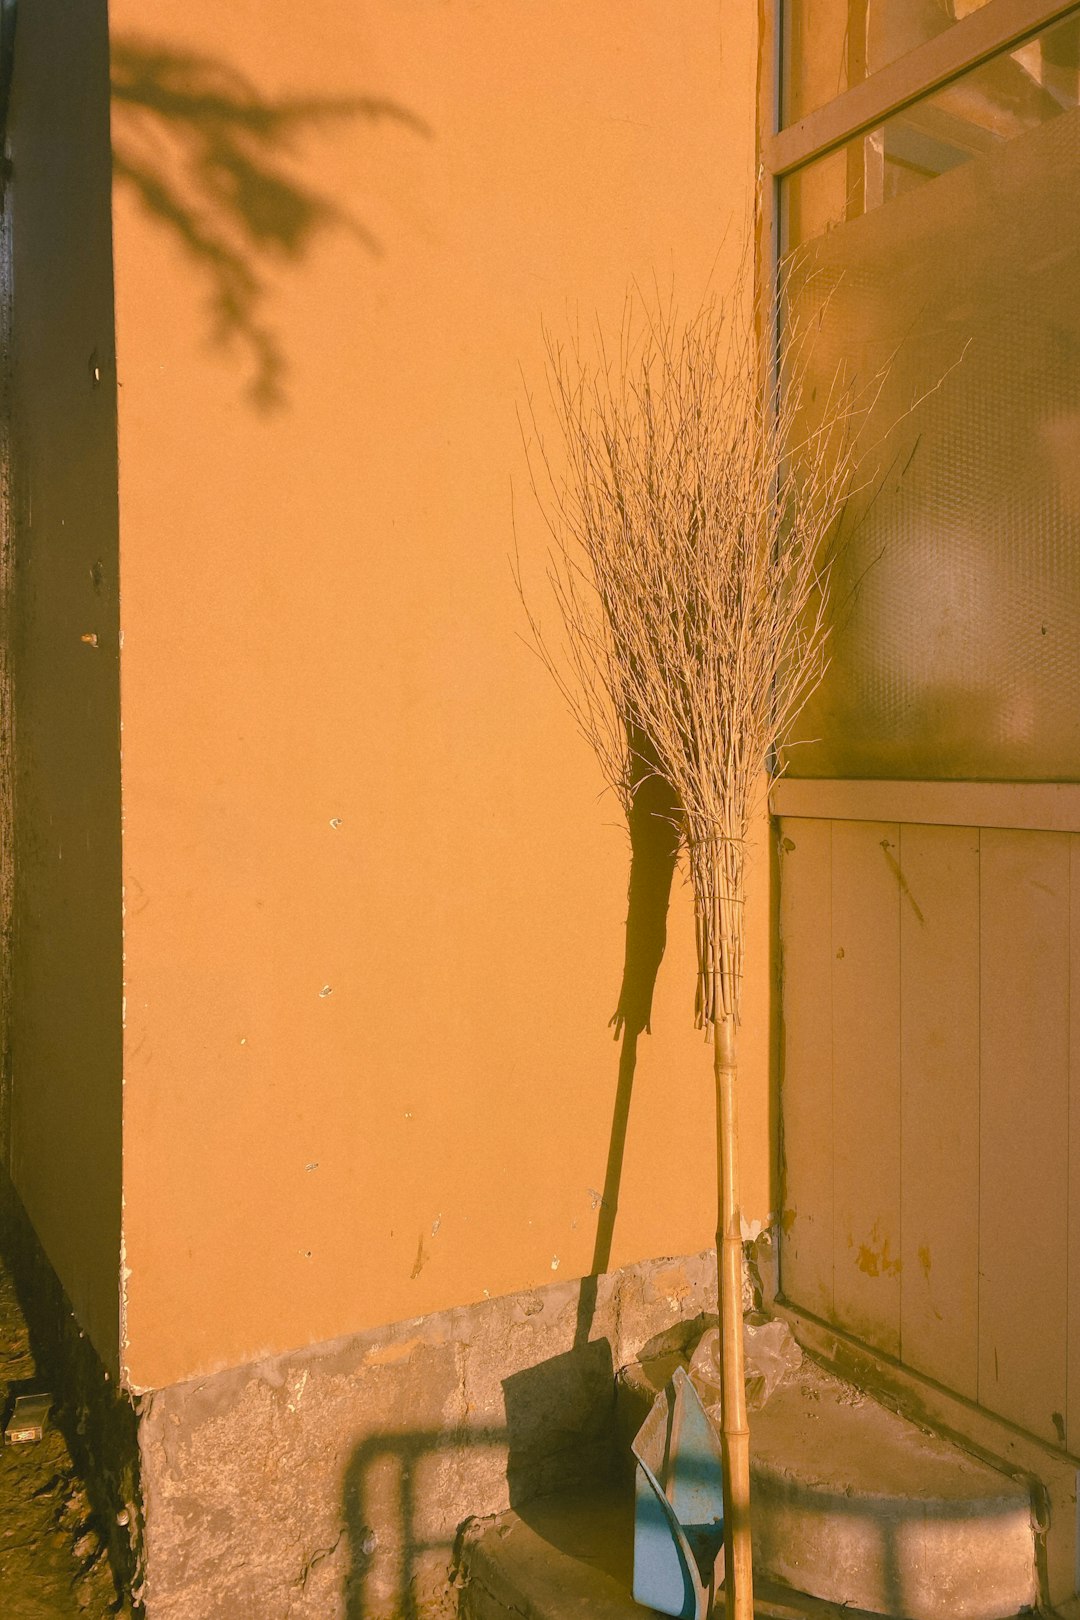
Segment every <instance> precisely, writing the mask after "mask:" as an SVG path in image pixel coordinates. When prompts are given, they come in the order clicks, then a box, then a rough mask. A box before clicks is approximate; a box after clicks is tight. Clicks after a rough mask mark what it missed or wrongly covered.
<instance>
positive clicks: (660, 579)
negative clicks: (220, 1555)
mask: <svg viewBox="0 0 1080 1620" xmlns="http://www.w3.org/2000/svg"><path fill="white" fill-rule="evenodd" d="M747 304H748V301H747V300H746V299H745V298H743V297H742V296H741V295H740V292H738V291H737V292H736V294H735V295H734V296H733V297H732V298H731V299H730V300H728V301H724V300H721V299H718V298H712V299H710V300H709V301H708V302H706V303H705V304H704V305H703V306H702V307H701V308H700V309H699V310H698V311H697V313H696V314H695V315H694V316H693V317H692V318H690V319H689V320H686V321H681V320H680V319H679V318H678V315H677V312H676V311H675V310H674V309H673V308H672V307H671V306H670V305H669V306H666V307H659V308H658V307H656V305H655V304H648V303H647V302H646V301H645V300H644V299H642V298H641V296H640V295H638V294H636V293H635V294H634V295H632V296H631V297H630V299H629V300H628V302H627V308H626V315H625V318H624V322H623V327H622V331H621V334H620V343H619V350H618V353H617V355H614V356H612V355H609V354H608V353H607V352H606V351H605V349H604V346H603V342H602V341H600V342H599V343H598V345H597V348H596V351H595V353H594V354H593V355H591V356H588V355H586V354H585V352H584V351H583V349H582V347H581V345H580V343H574V344H572V345H570V346H569V347H564V346H562V345H560V344H558V343H556V342H555V341H553V340H552V339H550V338H549V339H548V361H549V381H550V390H551V399H552V404H553V407H554V413H555V418H556V421H557V424H558V432H559V437H560V440H561V444H560V456H559V464H558V466H556V464H555V462H554V460H553V459H552V458H551V457H550V456H549V455H548V453H547V452H546V451H545V449H544V447H543V444H542V443H541V445H540V451H539V457H540V460H539V465H540V466H541V467H542V469H543V473H544V475H545V482H544V484H543V486H542V487H538V488H537V494H538V497H539V499H540V503H541V506H542V507H543V510H544V512H545V516H546V518H547V522H548V526H549V529H550V533H551V536H552V540H553V547H552V551H551V554H550V567H549V575H548V577H549V581H550V584H551V588H552V590H553V592H554V596H555V601H556V603H557V605H558V609H559V614H560V617H561V620H562V626H563V630H564V632H565V634H564V637H563V638H562V640H561V643H560V645H558V646H553V645H552V644H551V643H550V642H549V641H548V640H547V639H546V638H545V635H544V633H543V630H542V627H541V624H540V622H539V619H538V616H537V613H536V611H535V609H534V608H533V607H531V606H530V605H529V603H528V602H527V603H526V610H527V612H528V613H529V619H530V624H531V627H532V631H533V637H534V641H535V643H536V646H537V648H538V650H539V651H540V653H541V656H542V657H543V658H544V660H545V662H546V663H547V665H548V667H549V669H550V670H551V672H552V674H553V675H554V676H555V679H556V681H557V682H558V684H559V686H560V688H561V690H562V691H563V693H564V695H565V697H566V699H567V701H568V703H569V705H570V707H571V709H572V711H573V713H574V715H575V717H576V719H577V722H578V725H579V727H580V728H581V730H582V732H583V733H584V734H585V736H586V737H587V739H588V740H589V742H590V743H591V744H592V746H593V748H594V749H595V751H596V754H597V756H598V758H599V761H600V764H601V768H602V770H603V772H604V775H605V777H606V779H607V781H608V782H609V784H610V785H611V786H612V787H613V788H614V789H615V790H616V792H617V793H618V794H619V796H620V798H621V800H622V802H623V805H624V807H625V808H627V809H629V807H630V805H631V804H632V802H633V799H634V795H635V793H636V791H637V789H638V787H639V786H640V784H641V782H642V781H643V780H644V779H645V777H646V776H648V775H650V774H659V775H660V776H662V777H664V778H665V779H666V781H667V782H668V784H669V785H670V788H671V789H672V790H673V794H674V797H675V798H676V800H677V802H678V806H679V822H678V830H679V835H680V839H681V842H682V845H683V847H684V848H685V851H686V854H687V857H688V864H689V870H690V877H691V881H692V886H693V892H694V906H695V916H696V928H697V960H698V985H697V1004H696V1005H697V1019H698V1023H699V1025H700V1026H704V1027H705V1028H706V1030H707V1031H708V1032H709V1033H711V1035H712V1037H713V1040H714V1053H715V1073H716V1083H717V1100H718V1139H719V1141H718V1145H719V1165H720V1205H721V1211H720V1213H721V1219H720V1224H719V1230H718V1233H717V1240H718V1255H722V1259H721V1265H720V1303H721V1315H722V1345H723V1354H724V1368H723V1374H724V1376H723V1393H724V1435H723V1439H724V1455H725V1500H726V1505H727V1517H728V1557H727V1571H728V1576H727V1600H728V1612H729V1615H738V1616H739V1620H744V1617H745V1620H750V1616H751V1614H752V1608H751V1588H750V1548H749V1462H748V1448H747V1429H746V1419H745V1401H744V1396H743V1389H742V1305H741V1270H742V1249H741V1221H740V1213H739V1206H738V1191H737V1130H736V1123H735V1029H736V1026H737V1023H738V1019H739V1001H740V993H741V988H742V979H743V970H744V969H743V933H744V930H743V910H744V902H745V865H746V841H747V834H748V831H749V827H750V823H751V820H752V817H753V814H754V811H755V808H756V800H757V795H758V792H759V791H760V784H761V783H762V781H763V779H764V776H765V772H766V769H767V767H768V765H769V763H770V761H775V759H776V750H777V748H778V746H782V745H783V744H784V743H785V742H786V741H787V740H788V739H789V734H790V731H791V727H792V724H793V722H794V720H795V718H796V716H797V715H798V713H799V710H800V708H801V706H802V704H803V701H804V700H805V698H806V697H807V695H808V694H809V692H810V691H811V690H812V688H813V687H814V686H815V685H816V683H817V681H818V680H819V679H820V676H821V674H822V672H823V670H824V667H825V649H826V637H827V622H826V617H825V610H826V603H827V597H828V582H829V570H830V560H831V546H830V542H831V539H832V537H833V535H834V533H835V529H836V526H837V522H838V519H839V517H840V514H841V511H842V509H843V506H844V502H845V499H846V496H847V494H848V491H849V489H850V486H851V483H852V474H853V471H854V465H855V459H854V448H853V443H854V435H853V432H852V428H853V426H854V420H855V415H856V411H857V409H859V414H861V409H860V408H859V407H858V406H857V402H856V401H855V400H854V399H853V398H852V396H851V394H850V392H848V391H845V390H844V389H843V388H842V386H841V385H840V383H839V381H837V383H836V384H835V385H834V387H833V389H832V392H831V395H830V397H829V398H828V399H826V400H825V401H824V402H821V401H820V400H819V401H817V402H815V407H814V411H813V423H814V425H813V426H811V427H806V426H805V425H803V424H804V423H805V421H806V416H805V415H804V410H803V406H804V400H803V387H802V382H803V377H804V375H805V358H806V355H807V353H808V347H807V343H806V342H802V343H800V342H795V343H793V344H791V345H790V346H789V349H788V364H787V366H786V369H785V374H784V380H783V387H782V388H781V387H779V386H777V385H772V384H765V385H763V383H762V368H761V366H760V364H759V360H758V346H757V343H756V339H755V322H754V319H753V313H754V312H753V311H752V309H749V308H748V307H747ZM533 425H534V427H536V425H537V413H536V412H535V411H534V412H533ZM535 469H536V464H535V461H534V485H536V484H538V482H539V481H538V480H537V479H536V478H535Z"/></svg>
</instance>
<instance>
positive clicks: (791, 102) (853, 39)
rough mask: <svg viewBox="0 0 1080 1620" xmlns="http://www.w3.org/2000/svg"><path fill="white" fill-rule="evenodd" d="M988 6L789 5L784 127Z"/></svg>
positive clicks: (790, 1) (970, 1) (912, 0)
mask: <svg viewBox="0 0 1080 1620" xmlns="http://www.w3.org/2000/svg"><path fill="white" fill-rule="evenodd" d="M986 4H987V0H785V4H784V9H783V34H782V39H783V46H782V52H781V55H782V62H783V73H782V97H781V99H782V105H783V122H784V123H785V124H791V123H794V122H795V120H796V119H797V118H802V117H803V116H804V115H805V114H806V113H808V112H813V111H814V109H815V108H816V107H821V106H823V105H824V104H825V102H826V101H831V100H832V98H833V97H834V96H838V95H840V94H841V93H842V92H843V91H844V90H848V89H850V88H851V86H852V85H853V84H858V83H859V81H860V80H862V79H865V78H866V77H867V76H868V75H869V74H871V73H876V72H877V70H878V69H879V68H883V67H884V66H885V65H886V64H887V63H888V62H894V61H896V59H897V58H898V57H901V56H906V55H907V53H908V51H912V50H914V49H915V47H916V46H917V45H923V44H925V43H926V41H927V40H928V39H933V37H934V35H935V34H940V33H943V32H944V30H945V29H947V28H951V27H952V25H953V24H954V23H956V22H959V21H960V20H961V19H962V18H964V17H966V16H968V15H969V13H970V12H972V11H978V10H980V9H981V7H982V6H984V5H986Z"/></svg>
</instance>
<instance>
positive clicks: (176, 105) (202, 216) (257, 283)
mask: <svg viewBox="0 0 1080 1620" xmlns="http://www.w3.org/2000/svg"><path fill="white" fill-rule="evenodd" d="M111 94H112V141H113V172H114V175H115V178H116V181H117V182H118V183H119V184H120V185H121V186H125V187H127V188H128V189H129V190H130V191H131V192H132V193H133V194H134V195H135V197H136V198H137V199H138V201H139V203H140V204H141V206H142V208H143V209H144V211H145V212H146V213H147V214H148V215H149V216H150V217H151V218H152V219H153V220H154V221H155V222H156V223H158V224H159V225H161V226H162V227H163V228H164V229H165V230H167V231H168V232H169V234H170V235H171V237H172V238H173V240H174V241H175V242H176V243H177V244H178V245H179V246H180V247H181V249H182V250H183V252H184V253H185V254H186V255H187V258H188V260H189V261H190V262H191V263H192V264H193V266H194V267H195V270H196V272H197V274H198V275H199V277H200V279H201V280H202V282H203V284H204V286H205V289H206V297H207V308H208V312H209V316H210V338H211V341H212V343H214V344H215V345H216V346H218V347H220V348H222V349H230V350H232V349H235V348H239V349H240V350H241V351H243V352H246V355H247V360H248V365H249V368H250V376H249V381H248V389H247V392H248V396H249V398H250V400H251V402H252V403H253V404H254V405H255V406H256V407H257V408H258V409H260V410H263V411H266V410H271V409H273V408H274V407H277V406H280V405H282V404H283V403H284V402H285V389H284V379H285V374H286V371H287V359H286V353H285V346H284V343H283V341H282V338H281V336H280V333H279V332H278V330H277V329H276V327H275V326H274V324H273V322H272V321H271V319H270V318H269V316H268V314H267V302H268V295H267V287H266V284H265V280H264V274H263V272H264V268H265V267H267V266H270V265H273V264H278V265H282V264H284V265H296V264H299V263H300V262H301V260H303V258H304V257H305V256H306V255H307V253H308V252H309V251H310V249H311V247H312V245H313V243H314V242H315V240H316V239H317V238H318V237H319V236H320V235H321V234H323V233H325V232H327V231H331V230H344V231H347V232H348V233H349V234H350V235H352V236H353V237H354V238H355V239H356V240H357V241H359V242H360V243H362V244H363V246H364V247H365V248H366V249H367V251H368V252H369V253H372V254H377V253H378V252H379V251H380V245H379V242H378V241H377V239H376V237H375V235H374V234H373V232H372V231H371V230H370V229H369V228H368V227H367V226H365V225H364V224H363V223H362V222H361V221H359V220H357V219H356V218H355V217H354V216H353V215H351V214H350V213H349V212H348V211H347V210H346V209H344V208H342V207H341V206H339V204H338V203H336V202H335V201H334V200H333V198H332V197H330V196H328V195H327V194H326V193H325V192H324V191H320V190H319V189H317V188H316V187H315V186H313V185H311V184H308V183H306V182H305V181H302V180H301V179H299V178H298V174H297V165H296V159H297V156H298V149H299V147H300V144H301V140H302V138H305V137H307V136H308V135H310V133H311V132H313V131H315V130H317V129H320V128H325V127H327V126H332V125H333V126H336V125H340V124H342V123H364V124H368V125H375V124H380V123H393V124H397V125H400V126H402V127H403V128H405V129H408V130H411V131H412V132H413V133H414V134H416V135H418V136H430V134H431V130H430V128H429V127H428V125H427V124H426V123H425V122H424V121H423V119H422V118H420V117H418V116H417V114H416V113H414V112H411V111H410V110H409V109H408V108H407V107H404V106H402V105H401V104H400V103H399V102H396V101H392V100H390V99H388V98H386V97H379V96H368V95H357V96H317V95H295V96H282V97H276V98H272V97H267V96H263V95H261V94H260V93H259V91H258V90H257V89H256V87H255V86H254V85H253V84H252V83H251V81H250V80H249V79H247V78H246V77H245V76H244V75H243V74H241V73H240V72H238V71H237V70H236V69H235V68H234V67H232V66H230V65H229V64H228V63H227V62H224V61H222V60H220V59H219V58H216V57H211V56H208V55H204V54H201V53H198V52H194V51H188V50H182V49H179V48H177V47H175V46H173V45H168V44H165V43H164V42H161V41H157V40H153V39H150V38H144V37H142V36H140V35H132V34H122V35H119V36H116V37H114V38H113V41H112V69H111Z"/></svg>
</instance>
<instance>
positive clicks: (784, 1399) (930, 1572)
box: [618, 1357, 1037, 1620]
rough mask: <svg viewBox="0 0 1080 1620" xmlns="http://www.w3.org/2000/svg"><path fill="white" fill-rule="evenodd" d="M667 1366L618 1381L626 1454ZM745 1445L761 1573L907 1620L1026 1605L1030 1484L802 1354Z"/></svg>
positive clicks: (1030, 1587)
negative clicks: (981, 1459) (931, 1429)
mask: <svg viewBox="0 0 1080 1620" xmlns="http://www.w3.org/2000/svg"><path fill="white" fill-rule="evenodd" d="M677 1359H678V1358H674V1357H666V1358H663V1359H662V1360H656V1361H653V1362H645V1363H639V1364H636V1365H634V1366H632V1367H629V1368H625V1369H624V1370H623V1372H622V1373H620V1375H619V1393H618V1409H619V1431H620V1436H621V1438H622V1441H623V1448H622V1449H623V1451H624V1454H625V1451H626V1450H627V1449H628V1447H629V1440H630V1437H631V1436H632V1435H633V1434H635V1433H636V1432H637V1429H638V1428H639V1427H640V1425H641V1423H642V1422H643V1421H644V1419H645V1416H646V1414H647V1412H648V1411H649V1408H650V1406H651V1404H652V1401H653V1399H654V1397H655V1395H656V1392H657V1391H658V1390H659V1389H660V1388H662V1387H663V1385H664V1383H665V1382H666V1381H667V1379H668V1378H670V1376H671V1373H672V1370H673V1367H674V1365H675V1363H676V1360H677ZM699 1388H702V1394H703V1398H704V1399H705V1400H706V1404H708V1400H709V1391H708V1390H707V1389H705V1388H703V1387H702V1386H700V1385H699ZM750 1449H751V1512H752V1517H753V1532H754V1565H755V1569H756V1570H757V1571H759V1572H760V1576H761V1578H762V1579H769V1580H778V1581H781V1582H783V1583H785V1584H786V1585H787V1586H789V1587H791V1588H795V1589H797V1590H798V1591H800V1592H803V1593H806V1594H808V1595H809V1596H812V1597H814V1598H818V1599H821V1600H824V1601H826V1602H829V1603H834V1604H842V1605H844V1604H846V1605H847V1611H846V1612H848V1613H850V1612H851V1609H852V1608H854V1609H856V1610H861V1611H863V1612H868V1613H871V1614H877V1615H891V1616H901V1617H903V1620H1006V1617H1011V1616H1014V1615H1017V1614H1019V1613H1022V1612H1024V1611H1027V1610H1030V1609H1032V1608H1033V1607H1034V1606H1035V1603H1036V1597H1037V1585H1036V1574H1035V1567H1036V1566H1035V1534H1036V1532H1035V1527H1034V1523H1033V1515H1032V1504H1031V1498H1030V1493H1029V1491H1028V1488H1027V1486H1026V1485H1025V1484H1024V1483H1022V1482H1021V1481H1018V1480H1016V1479H1013V1478H1011V1477H1010V1476H1009V1475H1006V1474H1004V1473H1000V1472H998V1471H997V1470H996V1469H994V1468H991V1467H989V1466H987V1464H986V1463H984V1462H981V1461H979V1460H978V1459H976V1458H974V1457H972V1456H970V1455H968V1454H967V1453H966V1452H964V1451H961V1450H960V1449H959V1448H958V1447H956V1446H955V1445H952V1444H951V1443H950V1442H948V1441H946V1440H944V1439H942V1438H941V1437H940V1436H939V1435H936V1434H931V1433H929V1432H928V1431H926V1430H925V1429H921V1428H919V1427H918V1426H917V1425H916V1424H914V1423H912V1422H909V1421H908V1419H906V1418H904V1417H901V1416H900V1415H899V1414H898V1413H896V1412H893V1411H890V1410H889V1409H888V1408H887V1407H885V1406H882V1405H881V1404H880V1403H879V1402H877V1401H875V1400H873V1399H872V1398H871V1397H870V1396H869V1395H866V1394H864V1393H863V1392H862V1391H860V1390H858V1389H856V1388H855V1387H854V1386H853V1385H851V1384H848V1383H845V1382H844V1381H843V1380H842V1379H840V1378H837V1377H835V1376H833V1375H832V1374H831V1373H829V1372H826V1371H825V1370H824V1369H823V1368H821V1367H819V1366H818V1365H817V1363H815V1362H814V1361H812V1360H811V1359H810V1358H809V1357H803V1359H802V1363H801V1365H800V1366H799V1367H798V1368H797V1369H796V1370H793V1371H789V1372H788V1373H787V1375H786V1377H785V1378H784V1380H783V1382H781V1383H780V1385H779V1387H777V1388H776V1389H774V1390H773V1391H772V1393H771V1394H770V1395H769V1397H768V1399H767V1400H766V1402H765V1404H764V1406H762V1407H761V1408H760V1410H758V1411H754V1412H752V1413H751V1415H750Z"/></svg>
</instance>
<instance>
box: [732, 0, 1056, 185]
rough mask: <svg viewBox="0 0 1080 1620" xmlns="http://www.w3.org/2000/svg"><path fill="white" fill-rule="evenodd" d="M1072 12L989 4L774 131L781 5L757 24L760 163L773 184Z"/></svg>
mask: <svg viewBox="0 0 1080 1620" xmlns="http://www.w3.org/2000/svg"><path fill="white" fill-rule="evenodd" d="M1076 10H1077V0H989V3H988V4H987V5H985V6H983V7H981V8H980V10H978V11H973V12H972V13H971V15H970V16H968V17H964V18H963V19H962V20H961V21H960V22H957V23H954V24H953V25H952V26H951V27H950V28H947V29H945V30H944V32H943V33H940V34H937V35H936V36H935V37H934V38H933V39H929V40H927V41H926V42H925V43H924V44H922V45H918V46H916V48H915V49H914V50H912V51H909V52H908V53H907V55H906V56H901V57H898V58H897V60H896V61H894V62H889V63H887V64H886V65H885V66H884V67H882V68H879V69H878V71H877V72H876V73H873V74H871V75H870V77H869V78H867V79H863V80H862V81H861V82H860V83H859V84H855V85H853V86H852V87H851V89H850V90H845V91H844V92H843V93H842V94H841V95H839V96H836V97H834V98H833V100H832V101H827V102H826V103H825V105H824V106H823V107H817V108H815V110H814V111H813V112H810V113H807V114H806V116H805V117H804V118H800V119H798V120H796V122H795V123H793V124H788V125H787V127H786V128H783V129H781V128H780V127H779V106H780V53H779V39H780V28H779V11H780V0H771V3H770V4H768V5H767V6H766V8H765V17H764V19H763V23H764V27H763V35H764V37H763V40H762V44H763V47H764V49H763V52H762V90H763V97H762V102H763V104H762V113H763V117H762V134H763V140H762V160H763V168H764V170H765V171H766V172H767V173H768V174H769V176H770V177H771V179H772V181H773V183H774V184H775V183H776V182H778V181H780V180H782V179H784V177H785V176H786V175H789V174H791V173H792V172H793V171H794V170H795V169H799V168H801V167H802V166H803V165H804V164H805V163H809V162H811V161H812V160H813V159H814V158H819V157H824V156H825V155H826V153H828V152H832V151H835V149H836V148H837V147H838V146H843V145H844V143H845V142H846V141H849V140H852V139H853V138H854V137H855V136H857V135H862V134H865V132H866V131H867V130H869V129H873V128H875V127H876V126H877V125H878V124H881V123H883V122H884V121H885V119H886V118H890V117H891V116H892V115H893V114H894V113H898V112H902V111H903V109H904V108H905V107H909V106H911V104H912V103H913V102H915V101H920V100H921V99H922V98H923V96H926V95H930V94H932V93H933V91H935V90H939V89H941V87H942V86H943V85H946V84H949V83H950V82H951V81H952V80H953V79H957V78H959V77H960V76H961V75H962V74H964V73H967V72H968V71H969V70H970V69H971V68H974V67H978V66H979V64H980V63H981V62H985V61H988V60H989V59H990V57H992V56H996V55H998V53H999V52H1001V51H1005V50H1010V49H1012V48H1013V47H1014V46H1016V45H1021V44H1023V43H1024V41H1025V40H1027V39H1030V38H1031V37H1032V36H1033V35H1035V34H1038V33H1041V32H1042V30H1043V29H1044V28H1047V27H1049V26H1050V24H1051V23H1054V22H1056V21H1057V20H1058V19H1059V18H1061V17H1064V16H1066V15H1067V14H1068V13H1069V12H1071V11H1076Z"/></svg>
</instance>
